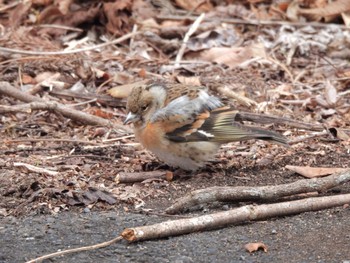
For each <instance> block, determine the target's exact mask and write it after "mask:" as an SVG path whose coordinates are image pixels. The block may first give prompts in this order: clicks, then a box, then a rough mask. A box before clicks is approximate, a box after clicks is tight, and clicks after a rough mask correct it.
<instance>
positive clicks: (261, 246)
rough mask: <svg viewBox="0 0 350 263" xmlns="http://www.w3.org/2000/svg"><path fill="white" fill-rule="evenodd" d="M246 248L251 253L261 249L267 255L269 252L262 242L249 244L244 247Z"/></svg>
mask: <svg viewBox="0 0 350 263" xmlns="http://www.w3.org/2000/svg"><path fill="white" fill-rule="evenodd" d="M244 248H245V249H246V250H247V251H248V252H249V253H252V252H255V251H258V250H259V249H262V250H263V251H264V252H265V253H266V252H267V246H266V245H265V244H264V243H262V242H257V243H248V244H246V245H245V246H244Z"/></svg>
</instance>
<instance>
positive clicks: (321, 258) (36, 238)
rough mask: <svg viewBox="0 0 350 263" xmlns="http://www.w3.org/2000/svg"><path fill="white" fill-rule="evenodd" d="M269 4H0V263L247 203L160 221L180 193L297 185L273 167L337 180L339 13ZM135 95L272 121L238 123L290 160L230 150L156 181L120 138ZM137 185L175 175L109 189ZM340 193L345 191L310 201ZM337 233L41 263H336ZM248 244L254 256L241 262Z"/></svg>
mask: <svg viewBox="0 0 350 263" xmlns="http://www.w3.org/2000/svg"><path fill="white" fill-rule="evenodd" d="M12 2H13V3H12ZM58 2H60V5H58V4H57V3H58ZM282 2H283V3H282ZM282 2H281V1H253V0H246V1H245V0H244V1H231V0H227V1H178V0H176V1H136V0H134V1H131V0H123V1H122V0H114V1H113V0H108V1H63V0H62V1H0V13H1V15H0V25H1V32H0V33H1V34H0V72H1V82H0V139H1V143H0V263H17V262H26V261H28V260H30V259H34V258H36V257H39V256H42V255H45V254H48V253H52V252H56V251H61V250H65V249H69V248H77V247H82V246H87V245H93V244H97V243H100V242H104V241H108V240H110V239H112V238H115V237H116V236H119V235H120V233H121V232H122V231H123V230H124V229H125V228H130V227H137V226H143V225H150V224H153V223H158V222H163V221H167V220H172V219H176V218H179V217H190V216H191V217H192V216H200V215H205V214H209V213H213V212H218V211H226V210H229V209H231V208H236V207H241V206H243V205H250V204H253V205H254V204H260V203H259V202H253V201H251V202H238V203H237V202H235V203H218V202H216V203H214V204H210V205H209V204H208V205H200V206H199V207H196V208H195V209H193V210H191V211H186V212H185V213H183V214H177V215H165V214H164V211H165V209H166V208H168V207H169V206H170V205H172V204H173V203H174V202H175V201H176V200H177V199H178V198H180V197H183V196H185V195H187V194H189V193H191V191H194V190H196V189H203V188H207V187H212V186H251V187H257V186H267V185H271V186H273V185H279V184H285V183H292V182H295V181H297V180H301V179H305V178H304V177H302V176H301V175H300V174H297V173H295V172H292V171H291V170H288V169H287V168H286V166H287V165H294V166H300V167H305V166H311V167H315V168H330V169H333V168H349V167H350V82H349V79H350V77H349V76H350V68H349V54H350V51H349V46H350V37H349V28H348V27H346V26H345V24H346V22H347V23H349V21H350V20H349V15H348V13H349V12H348V11H349V9H348V7H347V6H348V4H347V3H345V2H346V1H343V2H344V3H343V4H342V5H340V7H338V6H336V5H337V3H335V5H332V4H329V5H327V4H326V3H325V2H327V1H310V0H299V1H282ZM186 3H187V4H186ZM56 4H57V5H56ZM298 4H299V5H298ZM342 8H347V9H344V10H343V9H342ZM349 8H350V7H349ZM300 10H301V11H300ZM308 12H309V13H308ZM201 13H206V16H205V17H204V16H200V14H201ZM200 19H203V20H202V21H201V20H200ZM195 21H196V22H195ZM305 21H307V22H305ZM312 21H313V22H314V23H310V22H312ZM262 22H263V23H262ZM50 25H51V26H50ZM190 33H191V34H190ZM185 35H187V36H188V38H189V40H188V42H187V43H186V45H184V40H185V39H186V37H185ZM100 44H102V46H101V45H100ZM181 47H184V48H185V50H183V49H182V48H181ZM71 51H72V52H71ZM182 51H184V52H182ZM47 52H49V53H47ZM69 52H71V53H69ZM146 82H147V83H151V82H152V83H154V82H157V83H164V85H167V83H177V84H183V85H185V86H186V85H195V86H200V85H201V86H205V87H206V88H208V92H209V93H210V94H213V95H216V96H218V97H219V98H220V99H221V100H222V101H223V103H224V104H226V105H229V106H231V107H233V108H234V109H237V110H238V111H240V112H252V113H254V114H258V115H259V116H260V117H261V116H262V115H266V114H267V115H274V116H276V118H277V119H278V120H280V121H281V120H285V119H286V118H288V121H284V122H278V121H276V119H274V120H275V121H272V122H269V123H267V122H266V121H265V122H264V121H262V117H261V118H260V117H259V118H258V119H255V120H253V121H252V120H251V119H245V120H243V122H244V123H247V124H248V125H253V126H259V127H261V126H262V127H264V128H266V129H268V130H275V131H277V132H279V133H280V134H283V135H284V136H285V137H287V139H288V140H289V142H290V147H289V148H288V147H282V146H280V145H274V144H269V143H268V142H263V141H248V142H237V143H230V144H227V145H223V146H222V147H221V149H220V151H219V152H218V153H217V155H216V156H215V160H213V161H211V162H210V163H208V164H207V165H206V166H205V167H204V168H203V169H201V170H199V171H197V172H194V173H191V174H189V173H186V172H183V171H180V170H176V169H174V168H171V167H168V166H166V165H164V164H163V163H161V162H159V161H158V160H157V159H156V158H155V157H154V156H153V155H152V153H150V152H148V151H146V150H145V149H144V148H143V147H142V146H140V145H139V144H138V143H137V142H136V141H135V139H134V135H133V132H132V127H129V126H124V125H123V120H124V118H125V116H126V114H127V112H126V109H125V101H126V97H127V96H128V94H129V92H130V90H131V89H132V88H133V87H135V86H138V85H143V84H145V83H146ZM82 116H83V117H82ZM241 120H242V119H240V120H238V121H241ZM252 122H253V123H252ZM145 172H147V173H149V174H156V173H159V172H161V173H163V174H166V175H175V176H174V178H173V179H172V180H166V179H164V178H148V179H146V180H141V181H138V182H132V183H131V182H128V183H126V182H120V181H119V178H120V177H118V176H120V175H121V174H129V175H131V174H133V175H135V174H142V173H145ZM167 179H170V177H169V178H167ZM348 193H350V185H349V183H347V184H344V185H341V186H337V187H335V188H333V189H330V190H328V191H325V192H321V193H318V195H319V196H335V195H339V194H348ZM313 194H315V193H313ZM298 198H300V196H299V197H298ZM279 201H280V200H273V201H270V203H274V202H279ZM349 218H350V207H349V205H348V204H347V205H343V206H339V207H336V208H332V209H327V210H322V211H317V212H307V213H302V214H296V215H290V216H284V217H278V218H269V219H266V220H265V221H255V222H250V221H249V222H245V223H242V224H238V225H230V226H227V227H225V228H221V229H217V230H211V231H206V232H198V233H192V234H188V235H183V236H176V237H169V238H164V239H159V240H153V241H145V242H138V243H127V242H126V241H125V240H123V241H121V242H118V243H115V244H113V245H111V246H108V247H105V248H102V249H98V250H93V251H85V252H79V253H76V254H69V255H64V256H60V257H56V258H52V259H49V260H46V261H45V262H75V263H83V262H84V263H85V262H174V263H190V262H269V263H271V262H273V263H274V262H298V263H299V262H305V263H309V262H320V263H321V262H322V263H323V262H324V263H329V262H337V263H339V262H341V263H349V262H350V246H349V244H350V220H349ZM251 242H262V243H264V244H265V245H266V246H267V247H268V249H267V252H264V251H262V250H259V251H256V252H253V253H249V252H247V251H246V249H245V245H246V244H247V243H251Z"/></svg>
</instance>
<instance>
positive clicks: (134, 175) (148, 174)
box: [115, 171, 173, 183]
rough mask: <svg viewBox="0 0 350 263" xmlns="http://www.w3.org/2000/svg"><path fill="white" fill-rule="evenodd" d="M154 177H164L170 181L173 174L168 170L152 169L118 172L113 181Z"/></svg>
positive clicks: (134, 180)
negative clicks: (137, 171) (149, 170)
mask: <svg viewBox="0 0 350 263" xmlns="http://www.w3.org/2000/svg"><path fill="white" fill-rule="evenodd" d="M154 178H160V179H166V180H168V181H170V180H172V178H173V174H172V173H171V172H168V171H152V172H140V173H126V172H120V173H119V174H117V176H116V178H115V181H116V182H117V183H136V182H142V181H145V180H149V179H154Z"/></svg>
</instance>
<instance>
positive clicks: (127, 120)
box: [123, 112, 138, 125]
mask: <svg viewBox="0 0 350 263" xmlns="http://www.w3.org/2000/svg"><path fill="white" fill-rule="evenodd" d="M137 118H138V116H137V114H135V113H132V112H129V113H128V115H127V116H126V118H125V120H124V122H123V124H124V125H125V124H129V123H130V122H133V121H134V120H136V119H137Z"/></svg>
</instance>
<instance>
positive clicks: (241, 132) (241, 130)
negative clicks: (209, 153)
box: [166, 107, 288, 146]
mask: <svg viewBox="0 0 350 263" xmlns="http://www.w3.org/2000/svg"><path fill="white" fill-rule="evenodd" d="M236 114H237V111H235V110H232V109H230V108H229V107H222V108H217V109H214V110H212V111H209V110H207V111H205V112H203V113H202V114H199V115H197V117H196V118H195V119H193V121H192V122H191V123H187V124H186V125H183V126H181V127H178V128H176V129H174V130H172V131H171V132H169V133H167V134H166V136H167V138H169V140H172V141H176V142H195V141H213V142H217V143H228V142H233V141H246V140H251V139H260V140H266V141H271V142H275V143H278V144H282V145H285V146H286V145H288V142H287V139H286V138H285V137H284V136H282V135H280V134H278V133H276V132H273V131H268V130H265V129H262V128H256V127H249V126H244V125H242V124H241V123H238V122H236V121H235V117H236Z"/></svg>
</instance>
